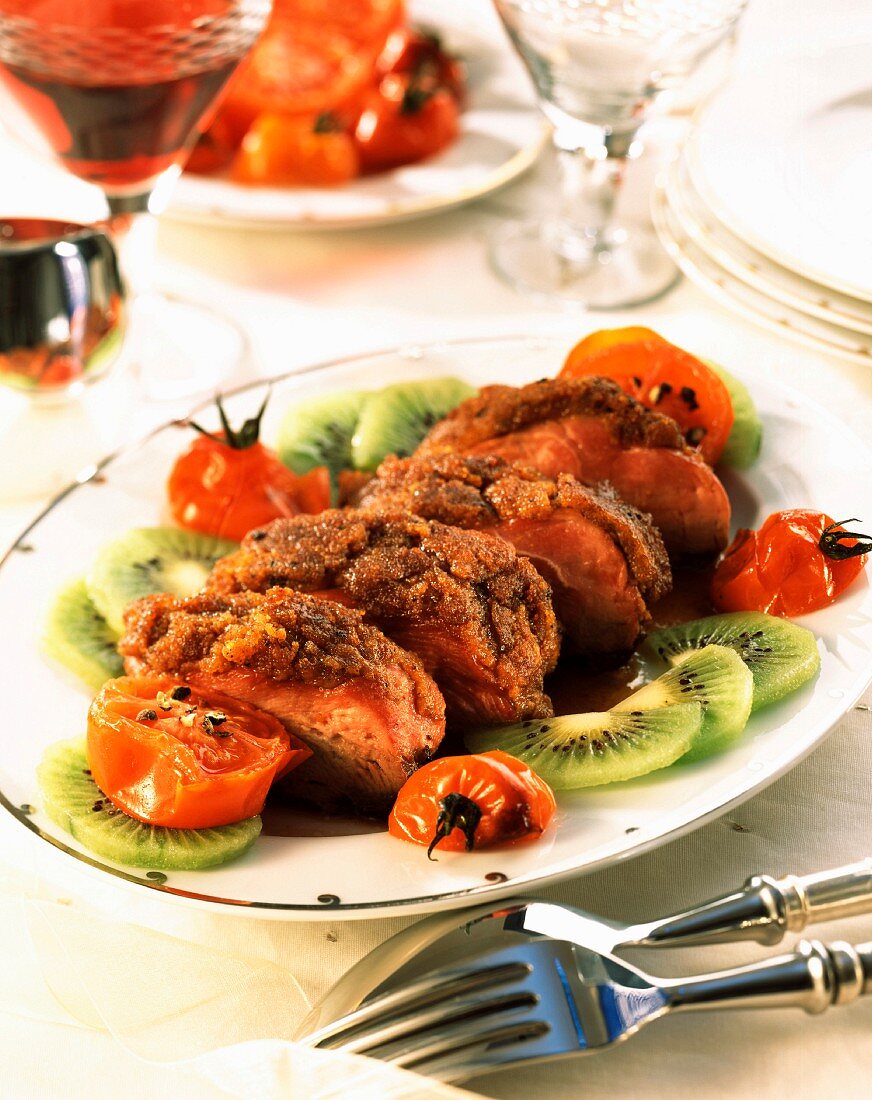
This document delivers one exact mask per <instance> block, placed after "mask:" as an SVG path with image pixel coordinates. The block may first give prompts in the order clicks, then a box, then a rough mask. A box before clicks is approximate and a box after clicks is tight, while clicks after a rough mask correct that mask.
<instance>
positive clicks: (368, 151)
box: [354, 75, 460, 172]
mask: <svg viewBox="0 0 872 1100" xmlns="http://www.w3.org/2000/svg"><path fill="white" fill-rule="evenodd" d="M459 117H460V109H459V107H458V105H457V100H456V99H455V98H454V96H453V95H452V94H451V93H450V92H448V91H446V90H445V89H444V88H434V89H428V88H425V87H424V86H422V85H421V84H419V83H416V82H415V81H414V80H410V79H408V78H407V77H404V76H399V75H391V76H386V77H385V78H384V80H382V82H381V83H380V84H379V86H378V88H377V89H376V90H375V91H374V92H371V93H370V95H369V96H368V97H367V98H366V100H365V101H364V106H363V111H362V112H361V115H360V118H359V119H358V121H357V126H356V127H355V130H354V140H355V142H356V144H357V148H358V152H359V153H360V163H361V166H362V168H363V170H364V172H383V171H385V170H386V169H389V168H398V167H400V165H403V164H411V163H413V162H414V161H418V160H423V159H424V158H425V157H430V156H433V154H434V153H438V152H439V151H440V150H441V149H444V148H445V146H446V145H450V144H451V142H452V141H453V140H454V139H455V137H456V136H457V130H458V119H459Z"/></svg>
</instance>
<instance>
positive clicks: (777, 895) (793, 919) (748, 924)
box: [625, 859, 872, 947]
mask: <svg viewBox="0 0 872 1100" xmlns="http://www.w3.org/2000/svg"><path fill="white" fill-rule="evenodd" d="M870 912H872V859H864V860H861V861H860V862H859V863H852V864H849V865H848V866H847V867H839V868H837V869H836V870H834V871H820V872H818V873H817V874H814V875H787V876H786V877H785V878H782V879H775V878H770V877H769V876H768V875H754V876H753V877H752V878H749V879H748V881H747V882H746V883H745V885H744V887H743V888H742V889H741V890H740V891H738V892H737V893H734V894H725V895H724V896H723V897H720V898H713V899H712V900H711V901H707V902H703V904H702V905H699V906H697V907H696V908H695V909H690V910H688V911H687V912H686V913H679V914H677V915H676V916H673V917H666V918H664V919H663V920H660V921H655V922H654V923H652V924H649V925H646V926H642V927H639V928H637V929H634V930H633V931H634V932H637V933H638V936H636V937H634V939H633V941H632V942H633V943H635V944H638V945H640V946H645V947H649V946H651V947H653V946H655V945H657V944H662V945H664V946H666V945H673V944H675V945H679V944H692V943H724V942H729V941H733V940H756V941H757V942H758V943H762V944H766V945H768V946H772V945H774V944H776V943H780V942H781V940H782V939H783V938H784V936H785V934H786V933H787V932H801V931H802V929H803V928H805V927H806V925H809V924H813V923H815V922H819V921H826V920H835V919H837V918H840V917H851V916H855V915H856V914H858V913H870ZM625 942H627V944H629V942H630V941H625Z"/></svg>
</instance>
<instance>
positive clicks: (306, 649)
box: [118, 588, 425, 687]
mask: <svg viewBox="0 0 872 1100" xmlns="http://www.w3.org/2000/svg"><path fill="white" fill-rule="evenodd" d="M124 627H125V629H124V634H123V636H122V638H121V640H120V642H119V644H118V648H119V651H120V653H121V654H122V655H123V656H124V657H125V658H127V663H128V668H129V670H130V671H137V672H138V671H148V672H166V673H172V674H174V675H178V676H180V677H181V678H184V676H185V675H186V674H188V673H191V672H193V671H197V672H202V673H207V674H221V673H226V672H229V671H231V670H232V669H235V668H244V669H250V670H251V671H253V672H257V673H260V674H262V675H263V676H265V677H267V678H269V679H271V680H277V681H294V682H297V683H305V684H314V685H318V686H321V687H332V686H335V685H337V684H341V683H344V682H346V681H347V680H349V679H351V678H353V677H361V678H364V679H368V680H375V681H378V680H380V678H381V672H380V668H381V666H382V665H383V664H384V663H386V662H390V663H391V664H393V665H398V666H400V667H401V668H403V669H405V670H407V671H408V672H410V673H411V674H412V675H413V676H415V677H417V676H418V675H420V676H422V677H423V676H424V675H425V674H424V671H423V666H422V665H421V662H420V661H419V660H418V658H417V657H415V656H414V655H413V654H411V653H407V652H406V651H405V650H402V649H400V648H399V647H398V646H396V645H394V643H393V642H391V641H389V639H387V638H386V637H385V636H384V635H383V634H382V632H381V631H380V630H378V629H377V628H376V627H374V626H370V625H368V624H367V623H364V622H363V616H362V614H361V612H359V611H353V610H351V609H349V608H347V607H342V606H340V605H339V604H335V603H331V602H330V601H328V600H319V599H315V598H314V597H312V596H306V595H304V594H302V593H299V592H291V591H289V590H287V589H278V588H277V589H273V590H272V591H270V592H266V593H264V594H260V593H255V592H240V593H237V594H234V595H219V594H217V593H212V592H206V593H201V594H200V595H197V596H191V597H189V598H187V599H178V598H176V597H174V596H170V595H167V594H163V593H162V594H157V595H154V596H146V597H145V598H144V599H141V600H137V601H136V602H135V603H133V604H131V605H130V607H129V608H128V610H127V612H126V614H125V616H124Z"/></svg>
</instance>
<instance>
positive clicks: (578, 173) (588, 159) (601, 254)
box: [549, 129, 640, 264]
mask: <svg viewBox="0 0 872 1100" xmlns="http://www.w3.org/2000/svg"><path fill="white" fill-rule="evenodd" d="M635 137H636V130H635V129H633V130H630V131H626V132H620V133H610V132H608V131H604V130H597V132H596V135H595V137H594V138H593V140H590V141H585V142H583V143H579V141H578V139H577V136H575V135H570V136H569V137H567V136H566V135H564V134H561V132H560V131H559V130H558V131H557V132H556V133H555V136H554V144H555V148H556V150H557V156H558V164H559V169H560V185H561V199H560V212H559V214H558V216H557V218H556V220H555V222H554V223H553V225H552V226H551V227H550V231H549V232H550V236H551V241H550V244H551V247H552V248H553V249H554V250H555V251H556V252H557V253H559V255H561V256H562V257H564V258H565V259H567V260H569V261H572V262H573V263H576V264H593V263H596V262H603V260H604V259H607V256H606V254H608V253H609V252H611V251H612V249H613V248H614V247H615V246H616V245H619V244H621V243H622V241H623V240H624V239H625V234H624V233H623V231H622V230H620V229H616V228H615V227H614V216H615V205H616V202H617V198H618V194H619V192H620V189H621V184H622V182H623V179H624V174H625V172H626V170H627V165H628V162H629V161H630V160H631V159H634V158H635V157H636V156H638V154H639V152H640V146H639V143H638V142H637V141H636V140H635Z"/></svg>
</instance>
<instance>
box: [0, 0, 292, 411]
mask: <svg viewBox="0 0 872 1100" xmlns="http://www.w3.org/2000/svg"><path fill="white" fill-rule="evenodd" d="M271 6H272V3H271V0H0V108H2V113H3V117H4V121H7V122H9V121H10V120H11V123H12V127H13V129H15V130H16V131H20V130H21V129H22V128H23V127H26V128H27V136H28V138H29V139H30V140H32V141H35V142H37V143H38V144H39V145H40V146H41V147H42V148H43V149H46V148H47V149H48V150H49V151H50V152H51V153H52V154H53V156H54V157H55V159H57V160H58V161H60V163H61V164H62V165H63V166H64V167H65V168H66V169H67V170H68V171H70V172H72V173H73V174H75V175H76V176H79V177H80V178H82V179H84V180H87V181H89V182H90V183H93V184H96V185H97V186H98V187H99V188H100V189H101V190H102V191H103V194H104V195H105V197H106V202H107V204H108V208H109V217H108V224H109V226H110V228H111V229H112V230H113V231H114V233H115V234H116V235H117V236H118V237H119V240H120V245H121V250H122V265H123V266H125V268H126V270H125V275H126V277H127V281H128V283H130V284H131V286H132V289H133V291H134V293H135V295H136V301H135V306H136V309H135V310H134V315H133V330H132V339H131V344H132V351H133V354H134V355H135V359H136V362H137V365H138V366H139V368H140V371H141V375H142V379H143V382H144V384H145V386H146V389H147V391H148V392H149V395H150V396H154V397H164V398H167V399H175V398H178V397H181V396H185V395H187V394H190V393H194V392H197V391H198V390H202V389H203V388H205V387H207V386H211V385H214V384H215V382H216V381H217V380H218V377H220V375H221V374H222V373H224V372H226V371H227V370H228V369H229V368H230V367H231V366H233V365H235V360H236V359H238V358H239V357H240V356H241V354H242V352H243V350H244V347H245V342H244V337H243V336H242V333H241V332H240V330H239V329H238V328H237V327H236V326H235V325H233V324H232V323H231V322H229V321H226V320H224V319H222V318H221V317H220V316H219V315H218V314H216V313H214V312H212V311H211V310H209V309H208V307H205V306H202V305H195V304H194V303H192V302H187V301H186V300H183V299H179V298H173V297H169V296H160V295H156V294H154V293H153V292H151V291H148V292H146V287H147V278H148V277H149V276H150V273H151V269H152V268H153V261H154V256H153V242H154V236H155V232H156V223H155V219H154V217H153V215H154V214H156V213H159V212H160V211H161V210H162V209H163V207H164V206H165V203H166V200H167V193H168V190H169V188H170V187H171V185H172V183H173V182H174V181H175V179H176V178H177V177H178V175H179V173H180V172H181V165H182V163H183V162H184V159H185V157H186V155H187V153H188V151H189V150H190V147H191V145H192V144H193V142H194V141H195V140H196V137H197V134H198V130H199V128H200V127H202V126H204V125H205V124H206V123H207V122H208V120H209V117H210V114H211V112H212V111H213V110H214V108H215V105H216V101H217V98H218V97H219V95H220V93H221V91H222V89H223V87H224V85H225V84H226V83H227V81H228V79H229V78H230V76H231V74H232V73H233V71H234V70H235V69H236V67H237V65H238V64H239V62H240V61H241V60H242V58H243V57H244V56H245V55H246V54H247V53H248V51H249V50H250V48H251V47H252V45H253V44H254V42H255V40H256V39H257V37H258V35H259V34H260V32H261V30H262V29H263V27H264V26H265V24H266V21H267V18H268V16H269V13H270V10H271ZM149 253H150V254H149ZM125 258H126V259H127V260H128V263H127V264H126V265H125V264H124V260H125Z"/></svg>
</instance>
